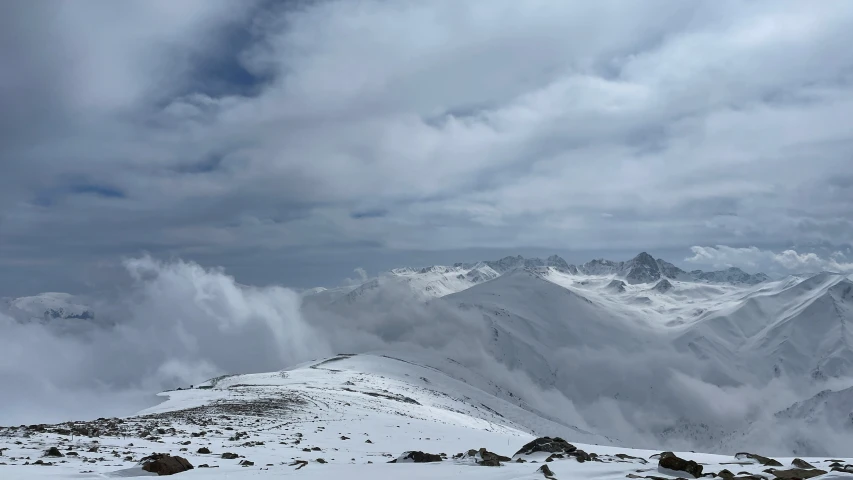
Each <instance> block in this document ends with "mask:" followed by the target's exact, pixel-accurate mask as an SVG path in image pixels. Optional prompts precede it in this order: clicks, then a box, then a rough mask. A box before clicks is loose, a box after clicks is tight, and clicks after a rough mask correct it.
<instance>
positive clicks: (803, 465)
mask: <svg viewBox="0 0 853 480" xmlns="http://www.w3.org/2000/svg"><path fill="white" fill-rule="evenodd" d="M791 465H793V466H795V467H797V468H814V465H812V464H811V463H809V462H807V461H805V460H803V459H802V458H795V459H794V461H793V462H791Z"/></svg>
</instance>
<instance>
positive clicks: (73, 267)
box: [0, 0, 853, 296]
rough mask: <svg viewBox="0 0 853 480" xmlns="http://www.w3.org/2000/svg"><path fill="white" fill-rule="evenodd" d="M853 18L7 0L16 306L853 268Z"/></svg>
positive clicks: (522, 5)
mask: <svg viewBox="0 0 853 480" xmlns="http://www.w3.org/2000/svg"><path fill="white" fill-rule="evenodd" d="M850 45H853V3H851V2H849V1H845V0H839V1H830V0H827V1H822V2H819V3H816V2H785V1H777V0H773V1H750V2H726V1H720V0H713V1H708V2H683V1H677V0H673V1H642V2H639V1H637V2H634V1H622V0H620V1H614V2H608V1H597V2H569V1H538V0H532V1H527V2H518V1H509V0H507V1H504V0H482V1H480V0H471V1H465V2H460V1H457V0H447V1H442V0H435V1H426V2H424V1H406V0H401V1H393V2H392V1H387V0H375V1H373V0H360V1H311V0H302V1H297V0H294V1H279V2H273V1H240V2H237V1H219V0H182V1H179V2H175V1H171V0H162V1H161V0H144V1H131V0H126V1H118V2H116V1H111V0H104V1H98V0H79V1H74V2H70V1H69V2H54V1H49V0H43V1H42V0H30V1H18V2H3V3H2V4H0V62H2V63H0V65H2V69H0V296H2V295H4V294H5V295H21V294H26V293H35V292H37V291H41V290H70V291H74V290H75V289H76V290H79V289H81V288H84V287H85V286H86V285H87V282H96V281H97V279H98V278H99V276H103V275H107V276H108V275H109V273H108V272H109V270H110V268H111V266H112V265H116V264H118V263H119V262H120V260H121V259H122V258H123V257H126V256H135V255H139V254H141V253H142V252H150V253H151V254H152V255H155V256H158V257H166V258H168V257H180V258H184V259H189V260H194V261H198V262H200V263H201V264H203V265H209V266H216V265H221V266H224V267H225V268H226V269H227V271H229V272H231V273H234V274H235V275H236V276H237V278H238V280H240V281H242V282H245V283H254V284H267V283H283V284H285V285H293V286H311V285H316V284H327V285H328V284H336V283H339V282H340V281H341V280H342V279H343V278H344V277H346V276H352V270H353V269H354V268H356V267H364V268H365V269H367V271H368V272H369V273H375V272H376V271H378V270H381V269H385V268H390V267H392V266H397V265H402V264H414V265H420V264H425V263H433V262H452V261H465V260H476V259H479V258H492V257H496V256H501V255H505V254H516V253H522V254H526V253H540V252H558V253H562V254H564V255H566V256H567V258H568V259H569V260H570V261H577V262H580V261H584V260H587V259H589V258H592V257H597V256H611V257H614V258H616V259H622V258H627V257H628V256H632V255H633V254H635V253H636V252H638V251H640V250H648V251H649V252H651V253H653V254H655V255H658V256H664V257H665V258H667V259H668V260H670V261H673V262H674V263H676V264H679V265H682V266H685V267H690V268H695V267H703V268H704V267H708V266H726V265H738V266H742V267H744V268H746V269H751V270H756V269H765V270H767V269H771V270H772V269H776V270H778V271H780V272H783V271H799V270H807V269H838V270H842V269H850V270H851V271H853V266H851V262H853V251H851V249H850V243H851V242H853V128H851V119H853V49H851V48H850Z"/></svg>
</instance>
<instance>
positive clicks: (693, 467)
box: [658, 452, 702, 478]
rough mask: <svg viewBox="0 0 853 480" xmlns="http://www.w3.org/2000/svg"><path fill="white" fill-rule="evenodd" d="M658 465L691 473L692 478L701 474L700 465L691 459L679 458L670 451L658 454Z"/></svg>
mask: <svg viewBox="0 0 853 480" xmlns="http://www.w3.org/2000/svg"><path fill="white" fill-rule="evenodd" d="M658 466H659V467H660V468H665V469H668V470H675V471H678V472H687V473H689V474H690V475H693V478H699V477H701V476H702V465H699V464H698V463H696V462H694V461H693V460H685V459H683V458H680V457H678V456H676V455H675V454H674V453H672V452H664V453H662V454H661V455H660V460H659V461H658Z"/></svg>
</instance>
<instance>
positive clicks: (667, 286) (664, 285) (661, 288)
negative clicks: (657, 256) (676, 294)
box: [652, 278, 672, 293]
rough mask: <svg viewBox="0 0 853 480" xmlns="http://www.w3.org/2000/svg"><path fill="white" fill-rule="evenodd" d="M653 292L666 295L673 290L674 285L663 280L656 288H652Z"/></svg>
mask: <svg viewBox="0 0 853 480" xmlns="http://www.w3.org/2000/svg"><path fill="white" fill-rule="evenodd" d="M652 290H654V291H656V292H659V293H666V292H668V291H670V290H672V284H671V283H669V280H667V279H665V278H662V279H661V280H660V281H659V282H658V283H656V284H655V286H654V287H652Z"/></svg>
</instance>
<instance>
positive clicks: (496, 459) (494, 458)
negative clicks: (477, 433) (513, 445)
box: [469, 448, 512, 467]
mask: <svg viewBox="0 0 853 480" xmlns="http://www.w3.org/2000/svg"><path fill="white" fill-rule="evenodd" d="M472 451H473V450H472ZM469 454H470V451H469ZM475 455H476V456H479V460H477V465H481V466H483V467H500V466H501V462H509V461H510V460H512V459H511V458H509V457H505V456H503V455H498V454H497V453H494V452H490V451H488V450H486V449H485V448H481V449H480V450H478V451H477V452H475V454H474V455H471V456H475Z"/></svg>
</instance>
